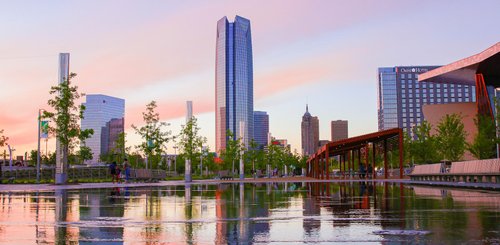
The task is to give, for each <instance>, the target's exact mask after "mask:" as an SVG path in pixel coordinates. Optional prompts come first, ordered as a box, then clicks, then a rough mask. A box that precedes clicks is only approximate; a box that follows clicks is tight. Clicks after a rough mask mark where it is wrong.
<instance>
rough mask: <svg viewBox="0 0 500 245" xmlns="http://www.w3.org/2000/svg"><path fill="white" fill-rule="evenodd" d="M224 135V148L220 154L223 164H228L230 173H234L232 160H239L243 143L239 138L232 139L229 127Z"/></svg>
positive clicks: (226, 165) (232, 135)
mask: <svg viewBox="0 0 500 245" xmlns="http://www.w3.org/2000/svg"><path fill="white" fill-rule="evenodd" d="M226 137H227V141H226V148H225V149H224V150H223V151H222V152H221V156H222V158H223V159H224V166H225V167H228V165H230V166H231V174H234V162H235V161H238V160H240V157H241V150H242V149H243V144H242V142H241V140H240V139H234V134H233V133H232V132H231V130H229V129H228V130H227V132H226Z"/></svg>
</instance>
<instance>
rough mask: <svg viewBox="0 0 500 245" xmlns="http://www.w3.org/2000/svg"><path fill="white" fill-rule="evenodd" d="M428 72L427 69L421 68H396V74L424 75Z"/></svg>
mask: <svg viewBox="0 0 500 245" xmlns="http://www.w3.org/2000/svg"><path fill="white" fill-rule="evenodd" d="M428 71H429V68H423V67H398V72H408V73H410V72H411V73H424V72H428Z"/></svg>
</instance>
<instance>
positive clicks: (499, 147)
mask: <svg viewBox="0 0 500 245" xmlns="http://www.w3.org/2000/svg"><path fill="white" fill-rule="evenodd" d="M498 89H499V88H495V105H494V106H495V135H496V136H497V140H498V111H497V109H498V108H499V107H498V106H497V104H498ZM497 158H500V146H499V143H498V142H497Z"/></svg>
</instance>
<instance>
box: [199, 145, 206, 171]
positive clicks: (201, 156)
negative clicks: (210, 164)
mask: <svg viewBox="0 0 500 245" xmlns="http://www.w3.org/2000/svg"><path fill="white" fill-rule="evenodd" d="M204 150H205V147H204V146H201V153H200V176H202V177H203V152H204Z"/></svg>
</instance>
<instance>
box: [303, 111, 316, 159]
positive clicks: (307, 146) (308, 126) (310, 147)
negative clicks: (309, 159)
mask: <svg viewBox="0 0 500 245" xmlns="http://www.w3.org/2000/svg"><path fill="white" fill-rule="evenodd" d="M301 129H302V154H303V155H306V156H309V155H312V154H314V153H315V152H316V151H317V150H318V146H319V120H318V117H313V116H311V114H310V113H309V106H307V105H306V113H304V115H303V116H302V125H301Z"/></svg>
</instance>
